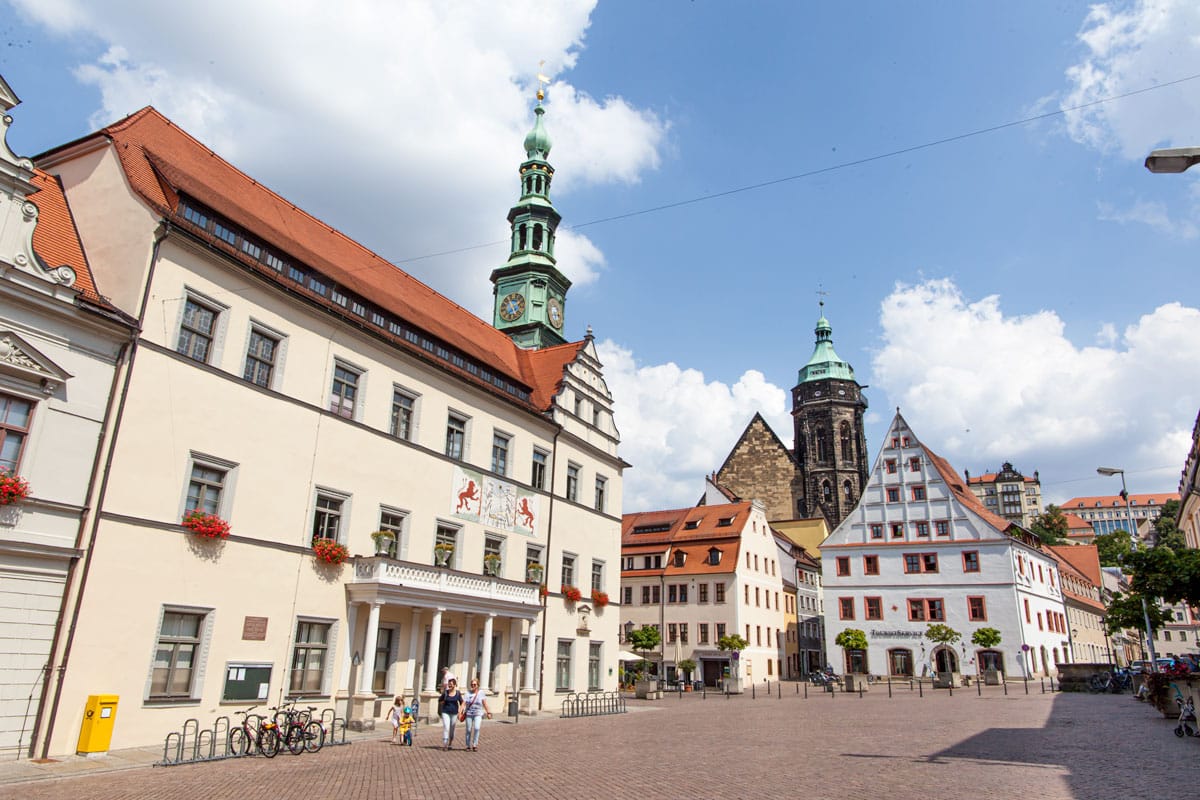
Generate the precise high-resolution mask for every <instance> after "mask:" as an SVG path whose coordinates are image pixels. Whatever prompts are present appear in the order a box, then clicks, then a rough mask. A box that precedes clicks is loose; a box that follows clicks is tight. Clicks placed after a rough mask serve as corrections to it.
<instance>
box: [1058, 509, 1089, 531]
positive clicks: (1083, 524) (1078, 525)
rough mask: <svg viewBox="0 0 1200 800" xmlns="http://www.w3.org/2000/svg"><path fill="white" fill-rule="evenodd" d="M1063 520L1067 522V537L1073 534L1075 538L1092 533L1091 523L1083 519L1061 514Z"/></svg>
mask: <svg viewBox="0 0 1200 800" xmlns="http://www.w3.org/2000/svg"><path fill="white" fill-rule="evenodd" d="M1063 519H1065V520H1066V521H1067V535H1068V536H1069V535H1071V534H1072V533H1074V534H1075V535H1076V536H1078V535H1080V534H1085V533H1093V532H1094V531H1093V529H1092V523H1090V522H1088V521H1087V520H1085V519H1082V518H1080V517H1077V516H1075V515H1074V514H1066V513H1064V514H1063Z"/></svg>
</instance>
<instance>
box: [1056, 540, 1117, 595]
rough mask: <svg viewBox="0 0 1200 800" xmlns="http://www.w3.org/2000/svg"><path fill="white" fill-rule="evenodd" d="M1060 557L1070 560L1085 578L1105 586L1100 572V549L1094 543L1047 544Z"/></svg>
mask: <svg viewBox="0 0 1200 800" xmlns="http://www.w3.org/2000/svg"><path fill="white" fill-rule="evenodd" d="M1047 546H1048V547H1049V548H1050V550H1051V551H1052V552H1053V553H1054V554H1055V555H1056V556H1058V557H1059V558H1060V559H1062V560H1064V561H1066V562H1068V563H1069V564H1070V565H1071V566H1072V567H1074V568H1075V569H1076V570H1078V571H1079V572H1080V573H1081V574H1082V575H1083V576H1084V577H1085V578H1087V579H1088V580H1089V581H1091V582H1092V583H1094V584H1096V585H1097V586H1103V585H1104V581H1103V578H1102V576H1101V573H1100V551H1099V549H1097V547H1096V545H1094V544H1067V545H1061V544H1052V545H1047Z"/></svg>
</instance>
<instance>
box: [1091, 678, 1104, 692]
mask: <svg viewBox="0 0 1200 800" xmlns="http://www.w3.org/2000/svg"><path fill="white" fill-rule="evenodd" d="M1088 688H1089V689H1091V690H1092V691H1093V692H1102V691H1104V679H1103V678H1101V677H1100V676H1099V675H1093V676H1092V678H1091V680H1090V681H1088Z"/></svg>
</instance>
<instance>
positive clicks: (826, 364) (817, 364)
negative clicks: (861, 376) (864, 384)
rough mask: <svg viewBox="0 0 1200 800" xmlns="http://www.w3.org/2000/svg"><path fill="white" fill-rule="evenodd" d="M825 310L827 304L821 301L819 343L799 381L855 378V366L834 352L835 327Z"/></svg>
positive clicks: (801, 369)
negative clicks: (831, 324) (826, 315)
mask: <svg viewBox="0 0 1200 800" xmlns="http://www.w3.org/2000/svg"><path fill="white" fill-rule="evenodd" d="M824 311H825V304H824V303H821V312H822V313H821V318H820V319H818V320H817V328H816V330H815V331H814V333H816V334H817V344H816V346H815V347H813V354H812V358H810V359H809V360H808V363H807V364H805V365H804V366H803V367H801V368H800V379H799V380H798V381H797V383H807V382H809V381H823V380H826V379H829V378H833V379H834V380H843V381H852V380H854V368H853V367H851V366H850V364H849V363H848V362H846V361H843V360H842V359H840V358H838V354H837V353H836V352H834V349H833V328H832V327H831V326H830V324H829V320H827V319H825V313H824Z"/></svg>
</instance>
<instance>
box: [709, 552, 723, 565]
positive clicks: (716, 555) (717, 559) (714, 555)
mask: <svg viewBox="0 0 1200 800" xmlns="http://www.w3.org/2000/svg"><path fill="white" fill-rule="evenodd" d="M708 563H709V566H713V567H715V566H717V565H718V564H720V563H721V548H719V547H710V548H708Z"/></svg>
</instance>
